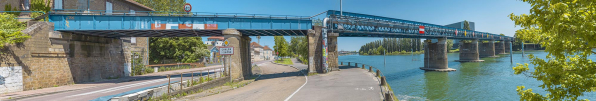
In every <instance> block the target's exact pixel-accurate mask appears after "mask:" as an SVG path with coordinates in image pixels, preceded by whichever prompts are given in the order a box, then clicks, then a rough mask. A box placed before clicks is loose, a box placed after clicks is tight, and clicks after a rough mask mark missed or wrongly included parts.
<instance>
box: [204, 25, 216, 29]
mask: <svg viewBox="0 0 596 101" xmlns="http://www.w3.org/2000/svg"><path fill="white" fill-rule="evenodd" d="M205 29H217V24H205Z"/></svg>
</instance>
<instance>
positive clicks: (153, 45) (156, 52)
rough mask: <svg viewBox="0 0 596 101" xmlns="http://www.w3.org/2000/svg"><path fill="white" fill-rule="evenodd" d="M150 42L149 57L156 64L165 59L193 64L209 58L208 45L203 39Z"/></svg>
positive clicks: (169, 39)
mask: <svg viewBox="0 0 596 101" xmlns="http://www.w3.org/2000/svg"><path fill="white" fill-rule="evenodd" d="M149 42H150V45H149V47H150V48H149V49H150V52H149V55H150V57H151V60H153V62H155V63H160V62H161V61H163V60H165V59H175V60H176V62H183V63H192V62H197V61H199V60H200V59H201V58H203V57H207V56H209V54H208V53H209V50H207V45H205V44H203V41H202V39H201V37H170V38H150V39H149Z"/></svg>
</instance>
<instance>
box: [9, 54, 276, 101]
mask: <svg viewBox="0 0 596 101" xmlns="http://www.w3.org/2000/svg"><path fill="white" fill-rule="evenodd" d="M268 62H269V61H259V62H255V63H253V64H261V63H268ZM208 69H211V71H209V72H208V71H207V70H208ZM214 70H215V71H214ZM220 71H223V68H222V66H221V65H219V66H210V67H203V68H202V69H201V70H200V71H196V72H194V75H195V77H197V76H199V75H206V74H212V76H213V74H215V73H217V72H220ZM201 73H202V74H201ZM182 76H183V77H182V79H183V80H187V79H190V78H191V73H186V74H182ZM170 77H171V78H170V80H171V81H179V80H180V75H171V76H170ZM164 83H168V79H167V76H150V77H145V78H139V79H137V80H134V81H129V82H116V83H112V84H106V85H103V86H98V87H93V88H88V89H81V90H75V91H68V92H61V93H55V94H48V95H43V96H35V97H28V98H23V99H17V100H19V101H89V100H93V99H96V98H98V97H102V96H109V95H115V94H120V93H123V92H127V91H131V90H136V89H140V88H145V87H150V86H155V85H160V84H164Z"/></svg>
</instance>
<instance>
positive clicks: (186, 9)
mask: <svg viewBox="0 0 596 101" xmlns="http://www.w3.org/2000/svg"><path fill="white" fill-rule="evenodd" d="M190 10H192V6H190V4H189V3H186V4H184V11H186V12H190Z"/></svg>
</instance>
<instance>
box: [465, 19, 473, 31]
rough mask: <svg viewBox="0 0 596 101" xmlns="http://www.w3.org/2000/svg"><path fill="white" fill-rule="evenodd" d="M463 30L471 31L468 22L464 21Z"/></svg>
mask: <svg viewBox="0 0 596 101" xmlns="http://www.w3.org/2000/svg"><path fill="white" fill-rule="evenodd" d="M464 29H465V30H472V29H470V22H468V20H464Z"/></svg>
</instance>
